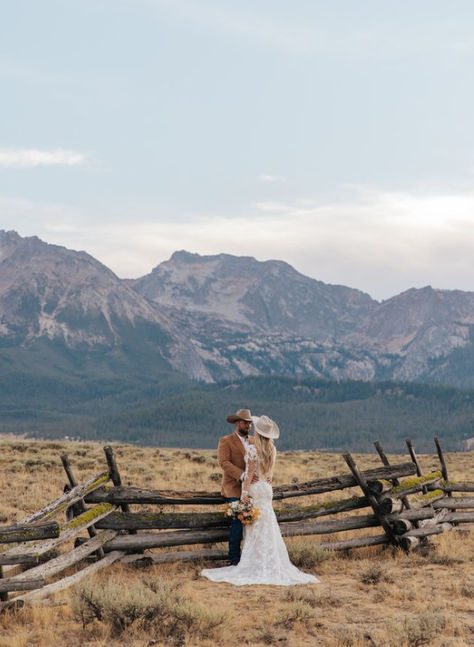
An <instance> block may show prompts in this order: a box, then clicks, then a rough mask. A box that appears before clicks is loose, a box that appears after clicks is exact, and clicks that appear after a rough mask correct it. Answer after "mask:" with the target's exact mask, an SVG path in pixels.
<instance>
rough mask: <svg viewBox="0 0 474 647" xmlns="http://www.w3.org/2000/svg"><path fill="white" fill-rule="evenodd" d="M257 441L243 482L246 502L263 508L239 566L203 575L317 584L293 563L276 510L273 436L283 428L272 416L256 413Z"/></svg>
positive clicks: (248, 528) (247, 528) (236, 581)
mask: <svg viewBox="0 0 474 647" xmlns="http://www.w3.org/2000/svg"><path fill="white" fill-rule="evenodd" d="M252 421H253V423H254V428H255V444H254V445H250V446H249V448H248V450H247V453H246V456H245V465H246V469H245V477H244V482H243V485H242V496H241V500H242V501H243V502H245V503H246V502H248V501H249V497H252V499H253V504H254V506H255V507H256V508H258V509H259V511H260V514H259V517H258V519H257V520H256V521H255V522H254V523H253V524H251V525H248V526H244V545H243V550H242V556H241V558H240V562H239V563H238V564H237V565H236V566H224V567H222V568H205V569H203V570H202V571H201V574H202V575H204V576H205V577H207V578H208V579H209V580H212V581H213V582H230V583H231V584H235V585H236V586H241V585H244V584H278V585H282V586H289V585H292V584H308V583H316V582H319V580H318V579H317V578H316V577H314V575H309V574H308V573H303V572H302V571H300V570H298V569H297V568H296V566H294V565H293V564H292V563H291V562H290V558H289V557H288V551H287V550H286V546H285V543H284V541H283V538H282V536H281V532H280V527H279V526H278V521H277V518H276V516H275V512H274V510H273V505H272V499H273V490H272V486H271V479H272V475H273V468H274V466H275V459H276V449H275V445H274V444H273V439H274V438H278V437H279V435H280V430H279V429H278V426H277V424H276V423H275V422H274V421H273V420H271V419H270V418H269V417H268V416H260V417H258V416H252Z"/></svg>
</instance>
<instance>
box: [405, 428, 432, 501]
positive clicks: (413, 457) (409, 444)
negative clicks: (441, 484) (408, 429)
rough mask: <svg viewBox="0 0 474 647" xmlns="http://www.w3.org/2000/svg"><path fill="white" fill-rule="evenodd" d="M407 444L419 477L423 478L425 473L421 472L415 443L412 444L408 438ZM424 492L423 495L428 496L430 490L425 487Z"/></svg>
mask: <svg viewBox="0 0 474 647" xmlns="http://www.w3.org/2000/svg"><path fill="white" fill-rule="evenodd" d="M405 444H406V446H407V447H408V452H409V454H410V458H411V460H412V461H413V463H414V464H415V467H416V474H417V476H423V472H422V471H421V467H420V463H419V462H418V456H417V455H416V453H415V449H414V447H413V443H412V442H411V440H410V439H409V438H407V439H406V440H405ZM422 492H423V494H428V488H427V487H426V485H423V487H422Z"/></svg>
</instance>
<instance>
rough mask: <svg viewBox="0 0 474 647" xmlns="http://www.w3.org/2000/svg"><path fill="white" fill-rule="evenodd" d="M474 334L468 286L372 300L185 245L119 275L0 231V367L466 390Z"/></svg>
mask: <svg viewBox="0 0 474 647" xmlns="http://www.w3.org/2000/svg"><path fill="white" fill-rule="evenodd" d="M473 332H474V292H465V291H460V290H437V289H433V288H432V287H430V286H427V287H424V288H421V289H415V288H411V289H408V290H407V291H405V292H403V293H401V294H399V295H396V296H394V297H392V298H390V299H387V300H386V301H383V302H378V301H376V300H374V299H372V298H371V297H370V296H369V295H368V294H366V293H364V292H362V291H360V290H357V289H354V288H350V287H346V286H342V285H329V284H326V283H323V282H322V281H318V280H315V279H312V278H309V277H307V276H304V275H303V274H300V273H299V272H297V271H296V270H295V269H294V268H293V267H291V266H290V265H288V264H287V263H285V262H283V261H276V260H275V261H273V260H271V261H265V262H260V261H257V260H255V259H254V258H251V257H246V256H232V255H228V254H218V255H213V256H200V255H198V254H192V253H189V252H186V251H177V252H175V253H174V254H173V255H172V256H171V258H170V259H169V260H167V261H165V262H162V263H160V264H159V265H158V266H157V267H155V268H154V269H153V270H152V272H151V273H150V274H147V275H146V276H143V277H141V278H138V279H133V280H130V279H120V278H119V277H117V276H116V275H115V274H114V273H113V272H112V271H111V270H110V269H108V268H107V267H106V266H105V265H103V264H102V263H100V262H99V261H97V260H96V259H94V258H93V257H92V256H90V255H89V254H87V253H85V252H82V251H81V252H77V251H73V250H68V249H66V248H64V247H60V246H57V245H50V244H47V243H45V242H43V241H41V240H40V239H39V238H37V237H35V236H33V237H28V238H23V237H21V236H19V235H18V234H17V233H16V232H14V231H0V370H3V371H5V370H13V368H15V367H18V366H23V367H26V366H27V365H30V364H31V362H35V361H40V362H41V361H42V360H39V359H38V358H39V357H40V356H41V357H42V358H43V360H44V362H46V363H47V364H48V370H51V371H53V372H54V371H56V372H58V373H61V372H64V373H65V374H70V373H71V371H72V372H73V373H75V374H77V375H79V374H87V373H88V372H89V371H91V370H93V373H94V375H97V376H107V377H113V376H116V375H117V374H119V375H120V374H123V372H125V371H128V372H130V371H132V372H137V371H138V372H142V373H143V374H146V375H149V376H153V375H157V374H162V373H163V372H173V371H174V372H178V373H179V374H182V375H184V376H186V377H188V378H191V379H193V380H198V381H203V382H205V383H213V382H219V381H232V380H234V379H240V378H243V377H250V376H259V375H260V376H269V375H279V376H291V377H315V378H326V379H329V380H343V379H353V380H403V381H422V382H428V383H445V384H450V385H454V386H458V387H472V386H474V371H473V370H472V366H473V359H474V336H473ZM14 349H16V351H17V352H13V351H14ZM52 358H54V359H52Z"/></svg>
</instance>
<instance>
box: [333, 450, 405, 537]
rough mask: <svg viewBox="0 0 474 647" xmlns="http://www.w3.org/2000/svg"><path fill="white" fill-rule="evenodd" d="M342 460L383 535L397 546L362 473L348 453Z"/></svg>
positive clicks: (393, 535) (392, 533)
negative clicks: (357, 485) (383, 531)
mask: <svg viewBox="0 0 474 647" xmlns="http://www.w3.org/2000/svg"><path fill="white" fill-rule="evenodd" d="M343 458H344V460H345V461H346V463H347V465H348V467H349V469H350V470H351V472H352V474H353V476H354V479H355V480H356V481H357V482H358V484H359V486H360V488H361V490H362V492H363V493H364V494H365V496H366V497H367V499H368V501H369V503H370V505H371V506H372V509H373V511H374V514H375V516H376V517H377V519H378V521H379V523H380V525H381V526H382V527H383V529H384V530H385V533H386V535H387V537H388V538H389V539H390V541H391V543H393V544H395V545H396V544H397V539H396V536H395V534H394V532H393V530H392V528H391V526H390V524H389V523H388V521H387V520H386V518H385V515H384V514H383V512H382V511H381V508H380V506H379V503H378V501H377V499H376V498H375V497H374V495H373V494H372V493H371V492H370V490H369V488H368V487H367V481H366V479H365V478H364V476H363V475H362V473H361V472H360V471H359V468H358V467H357V465H356V463H355V461H354V459H353V458H352V456H351V454H349V453H346V454H343Z"/></svg>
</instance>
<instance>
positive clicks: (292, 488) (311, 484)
mask: <svg viewBox="0 0 474 647" xmlns="http://www.w3.org/2000/svg"><path fill="white" fill-rule="evenodd" d="M361 473H362V476H363V477H364V479H366V480H367V481H375V480H377V479H387V480H390V479H392V478H399V477H402V476H411V475H412V474H414V473H415V468H414V466H413V464H412V463H410V462H409V463H400V464H399V465H392V466H390V467H376V468H374V469H370V470H364V471H363V472H361ZM357 485H358V483H357V481H356V479H355V477H354V476H353V475H352V474H341V475H339V476H332V477H329V478H323V479H314V480H313V481H306V482H305V483H294V484H293V483H292V484H290V485H280V486H277V487H275V488H273V498H274V499H278V498H280V497H279V496H278V495H279V494H280V493H281V494H284V496H282V497H281V498H288V497H290V496H304V495H305V494H322V493H323V492H331V491H333V490H343V489H345V488H348V487H355V486H357Z"/></svg>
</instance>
